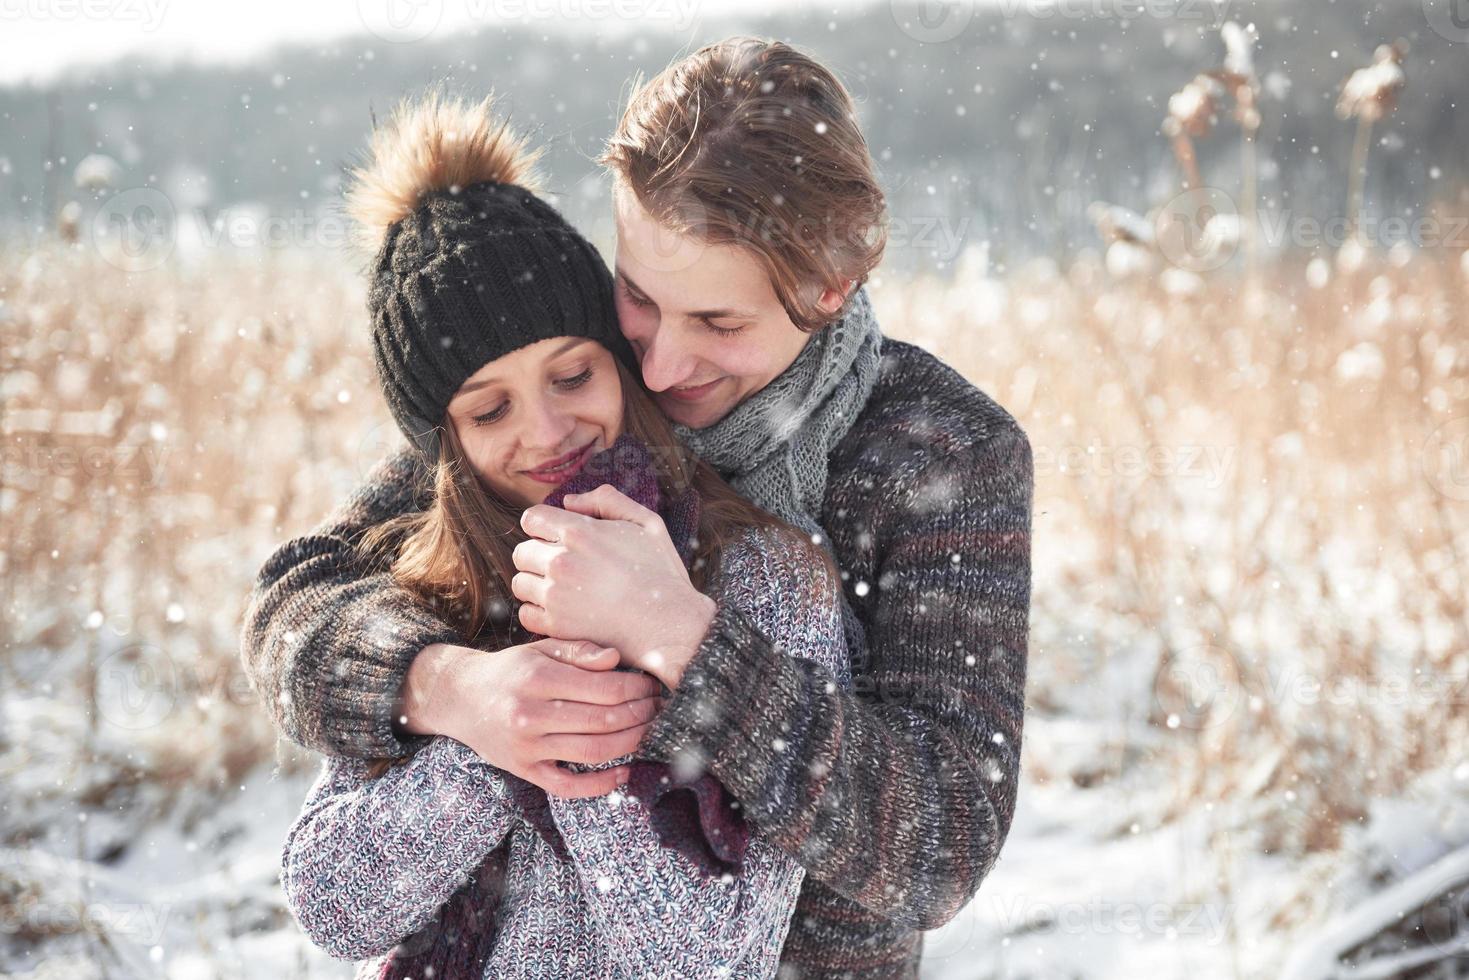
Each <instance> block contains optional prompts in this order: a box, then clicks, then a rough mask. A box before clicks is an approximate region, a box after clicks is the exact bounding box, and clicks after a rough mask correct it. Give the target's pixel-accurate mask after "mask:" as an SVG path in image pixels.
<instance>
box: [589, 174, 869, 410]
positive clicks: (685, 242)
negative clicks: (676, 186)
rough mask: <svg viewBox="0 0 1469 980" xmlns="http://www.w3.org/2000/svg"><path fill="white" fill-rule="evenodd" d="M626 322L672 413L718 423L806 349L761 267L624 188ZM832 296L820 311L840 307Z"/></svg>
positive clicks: (619, 195) (621, 313) (621, 312)
mask: <svg viewBox="0 0 1469 980" xmlns="http://www.w3.org/2000/svg"><path fill="white" fill-rule="evenodd" d="M614 201H615V205H614V208H615V218H616V222H617V289H616V297H617V317H618V321H619V323H620V325H621V327H622V333H623V335H624V336H625V337H627V339H628V342H629V343H630V344H631V345H632V348H633V350H634V351H636V352H637V356H638V361H639V363H640V365H641V367H642V372H643V383H644V384H645V385H646V386H647V388H648V390H649V391H650V392H651V393H652V395H653V399H654V401H655V402H657V404H658V408H659V409H660V410H661V411H662V412H663V414H664V415H666V416H668V418H670V419H672V420H673V421H675V422H678V423H681V424H683V425H686V426H688V427H689V428H691V429H702V428H705V427H706V426H710V425H713V424H714V423H715V422H718V421H719V420H720V419H722V418H724V416H725V415H727V414H729V412H730V410H731V409H733V408H734V407H735V406H736V405H738V404H739V403H740V402H742V401H744V400H745V399H746V398H748V397H750V396H751V395H753V394H754V393H755V392H757V391H759V390H760V389H761V388H764V387H765V386H766V385H767V384H769V383H770V382H771V381H773V380H775V378H776V377H777V376H778V375H780V373H781V372H783V371H784V370H785V369H786V368H788V367H790V366H791V362H792V361H794V360H795V359H796V355H797V354H799V353H801V350H802V349H803V348H804V347H805V346H806V342H807V341H808V340H810V339H811V337H812V334H807V333H803V332H802V331H801V330H800V329H799V328H797V327H796V325H795V324H794V323H792V322H791V318H790V315H789V314H787V313H786V311H785V307H783V306H782V305H781V304H780V300H779V299H778V298H777V297H776V295H775V289H774V287H772V286H771V284H770V277H769V276H768V275H767V274H766V272H765V270H764V268H763V267H762V266H761V265H760V262H759V260H757V259H756V258H755V256H753V255H752V254H750V253H749V252H747V251H746V250H744V249H742V248H739V247H738V246H734V245H710V244H708V243H705V242H701V241H699V240H698V239H694V238H690V237H688V236H684V235H678V234H675V233H673V232H671V231H669V230H668V229H666V228H664V227H663V226H661V225H659V224H658V222H657V221H656V220H655V219H654V218H653V217H652V216H651V215H649V214H648V212H647V211H646V210H645V209H644V208H643V206H642V203H641V202H639V201H638V199H637V195H636V194H634V193H633V192H632V191H630V190H628V189H627V188H626V187H625V186H623V185H622V184H621V182H618V186H617V188H616V191H615V193H614ZM842 299H843V297H842V295H841V294H840V293H838V292H836V291H835V290H827V291H826V292H825V293H824V294H823V295H822V298H821V305H822V306H824V307H826V308H827V309H828V310H836V309H838V308H840V306H841V303H842Z"/></svg>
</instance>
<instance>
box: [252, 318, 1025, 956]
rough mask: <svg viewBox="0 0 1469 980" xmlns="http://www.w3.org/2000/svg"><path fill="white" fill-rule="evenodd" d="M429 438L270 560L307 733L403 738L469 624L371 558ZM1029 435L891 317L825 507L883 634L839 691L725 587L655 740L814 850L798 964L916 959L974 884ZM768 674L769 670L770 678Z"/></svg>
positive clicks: (329, 740) (1004, 820)
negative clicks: (418, 683) (420, 684)
mask: <svg viewBox="0 0 1469 980" xmlns="http://www.w3.org/2000/svg"><path fill="white" fill-rule="evenodd" d="M423 468H424V467H423V464H422V463H421V462H420V461H419V460H418V459H417V458H416V457H415V455H414V454H413V451H412V450H410V449H407V448H405V449H403V450H401V451H399V452H397V453H395V454H393V455H391V456H389V457H388V458H387V459H385V460H384V461H383V463H382V464H381V465H380V466H379V467H378V468H376V469H375V470H374V471H373V472H372V473H370V474H369V475H368V476H367V478H366V479H365V480H364V482H363V484H362V485H361V486H360V487H359V488H358V489H357V491H356V492H355V493H354V494H353V495H352V496H351V498H350V499H348V500H347V501H346V502H345V503H344V504H343V505H342V507H341V508H339V509H338V510H337V512H336V513H334V514H333V515H332V516H331V517H330V518H328V519H327V520H326V521H325V522H324V523H323V524H322V525H320V526H319V527H318V528H316V529H315V530H313V531H312V532H311V533H308V534H306V535H303V536H301V537H298V538H295V539H293V540H291V541H288V542H286V543H284V544H283V545H281V546H280V547H279V548H277V549H276V551H275V552H274V553H273V554H272V555H271V556H270V557H269V558H268V559H267V560H266V562H265V564H264V566H263V567H262V568H261V571H260V575H259V577H258V579H257V582H256V589H255V592H254V594H253V596H252V597H251V601H250V605H249V608H248V610H247V612H246V618H245V624H244V634H243V642H242V654H243V658H244V663H245V670H246V673H247V674H248V675H249V677H250V678H251V682H252V684H253V685H254V687H255V689H256V690H257V691H258V692H259V694H260V697H261V700H262V702H263V703H264V705H265V706H266V707H267V708H268V709H269V710H270V712H271V714H272V716H273V717H274V718H275V720H276V723H277V724H278V725H279V726H280V727H281V729H282V730H283V731H284V732H285V734H286V735H288V736H289V737H290V738H292V739H294V740H295V741H297V742H299V743H300V744H302V745H306V746H308V747H311V748H315V749H318V750H319V751H322V752H326V753H328V754H335V755H343V756H352V757H359V758H368V757H374V756H385V755H398V754H401V753H403V752H404V751H406V750H407V749H408V748H409V747H410V746H412V745H414V744H417V742H418V741H419V740H420V739H421V736H415V735H411V734H407V733H404V732H402V731H401V730H399V729H397V728H396V727H395V725H394V723H393V722H394V713H393V709H394V705H395V702H396V700H397V697H398V692H399V690H400V689H401V688H402V685H403V680H404V678H405V677H406V676H407V672H408V666H409V664H410V663H411V662H412V660H413V658H414V657H415V656H417V655H418V653H419V651H421V650H422V649H423V648H424V647H426V646H428V645H429V644H431V643H436V642H449V643H453V642H457V641H456V635H457V634H456V633H455V631H454V630H453V628H452V626H451V625H450V624H448V623H446V622H444V621H443V620H441V619H439V618H438V617H437V616H436V615H434V613H433V612H432V611H431V610H429V609H427V608H425V607H424V606H423V605H422V604H421V603H419V602H417V601H415V600H414V598H413V597H412V596H411V595H410V594H408V593H407V592H405V591H403V590H402V589H399V588H397V587H396V586H395V585H394V584H393V582H392V581H391V579H390V578H389V577H388V576H387V575H385V574H381V573H379V574H374V573H372V572H370V571H368V570H365V569H363V568H362V567H361V566H360V565H359V564H357V562H356V561H355V558H354V554H353V548H352V545H351V541H352V539H353V537H354V536H355V535H357V534H359V533H360V532H361V531H362V530H363V529H365V528H368V527H372V526H374V525H376V524H378V523H380V522H382V521H384V520H387V519H388V518H390V517H392V516H394V515H397V514H400V513H403V512H405V511H408V510H414V509H421V508H423V507H425V506H427V501H426V500H425V499H424V498H423V496H422V494H421V493H419V492H418V491H417V487H418V486H419V484H420V483H421V480H422V475H423ZM1032 495H1033V465H1032V457H1031V447H1030V442H1029V440H1028V439H1027V438H1026V436H1025V433H1024V432H1023V431H1022V430H1021V428H1020V426H1019V425H1018V424H1017V423H1016V421H1015V419H1014V418H1013V417H1011V416H1010V414H1009V413H1008V412H1006V411H1005V410H1004V409H1003V408H1002V407H1001V406H1000V405H998V404H997V403H996V402H995V401H994V400H993V399H991V398H990V397H989V396H988V395H986V394H985V393H984V392H982V391H980V390H978V389H977V388H975V387H974V386H973V385H971V384H969V382H967V381H965V380H964V378H963V377H961V376H960V375H959V374H958V373H957V372H956V371H954V370H953V369H952V368H950V367H948V366H947V365H945V364H943V363H942V362H941V361H939V360H938V359H936V358H934V357H933V356H932V355H930V354H928V353H926V352H925V351H923V350H921V349H919V348H917V347H914V346H913V345H911V344H906V343H903V342H901V341H896V340H893V339H892V338H886V337H885V338H883V362H882V370H881V373H880V376H879V378H878V381H877V383H876V386H875V387H874V389H873V391H872V394H871V395H870V396H869V398H868V400H867V404H866V406H865V407H864V408H863V410H862V412H861V414H860V415H859V416H858V418H857V420H856V421H855V422H854V423H853V425H852V428H851V429H850V430H849V431H848V433H847V435H846V436H845V437H844V438H843V440H842V441H841V443H840V444H838V446H837V448H836V450H835V451H834V452H833V453H832V454H831V456H830V472H829V477H828V480H827V488H826V497H825V500H824V502H823V506H822V512H821V515H820V521H821V526H822V527H824V528H825V529H826V530H827V532H828V533H829V534H830V535H831V545H832V548H833V550H834V552H835V554H836V557H837V560H838V563H839V564H840V566H841V569H842V582H843V587H844V590H845V592H846V596H847V599H848V601H849V602H850V603H851V604H852V608H853V611H854V612H855V613H856V615H857V618H858V619H860V620H861V622H862V626H863V628H864V633H865V637H866V647H865V651H864V655H863V659H862V661H861V662H854V663H853V664H852V671H853V675H854V683H853V687H852V689H851V690H844V689H841V688H840V687H838V686H837V685H835V684H833V683H831V681H832V677H831V674H830V672H829V671H827V670H826V669H825V668H823V667H821V666H819V665H817V664H815V663H812V662H808V661H800V660H792V659H790V658H787V657H784V656H783V655H782V654H781V653H780V651H779V648H778V646H777V645H776V644H775V643H774V642H773V641H772V640H771V638H770V637H768V636H765V635H763V634H762V633H761V632H760V631H759V630H758V629H756V628H755V627H754V626H752V625H751V624H749V623H748V622H747V620H746V619H745V617H744V616H743V614H741V613H740V612H739V611H738V610H736V609H734V608H733V607H728V608H726V607H725V606H721V608H720V610H719V612H718V613H717V614H716V617H715V621H714V623H713V625H712V626H711V628H710V631H709V633H708V635H706V637H705V639H704V642H703V644H702V645H701V647H700V650H699V652H698V654H697V655H696V656H695V657H694V660H693V661H692V663H691V664H690V665H689V668H688V671H687V672H686V673H685V675H684V678H685V680H684V682H683V683H682V684H681V685H680V688H679V691H678V692H677V693H676V695H675V696H674V698H673V699H672V700H671V701H670V702H669V704H668V705H667V706H666V707H665V708H664V710H663V712H662V713H661V714H660V715H659V717H658V718H657V720H656V721H655V724H654V727H653V729H652V730H651V731H650V733H649V735H648V736H647V737H646V738H645V739H644V742H643V745H642V746H641V747H640V751H639V753H638V754H639V755H640V756H643V757H646V758H651V759H658V760H662V761H665V762H675V761H679V760H687V761H693V762H701V761H702V762H703V763H705V764H707V766H708V768H709V771H710V772H712V773H713V774H714V775H715V776H716V777H717V778H718V779H719V781H720V782H721V783H722V784H723V785H724V787H725V788H726V789H727V790H729V792H730V793H731V794H732V795H733V796H734V797H735V799H736V800H738V801H739V802H740V803H741V805H742V806H743V809H744V812H745V814H746V817H747V818H748V819H749V820H750V821H751V822H752V823H753V824H754V825H756V826H758V827H760V828H761V829H763V830H765V831H766V832H767V833H768V834H769V835H770V839H772V840H773V841H775V842H776V843H777V845H778V846H780V847H781V848H782V849H784V850H785V851H786V853H788V854H791V855H793V856H795V857H796V858H797V859H798V860H799V861H800V863H801V864H802V866H803V867H805V868H806V870H807V878H806V882H805V884H804V886H803V888H802V893H801V901H800V905H799V907H798V909H797V912H796V916H795V919H794V920H793V923H792V926H791V930H790V933H789V935H788V936H787V938H786V946H785V950H784V951H783V954H782V967H783V969H784V968H788V975H789V976H791V977H800V978H802V980H805V978H814V977H833V978H835V977H863V978H869V977H870V978H877V977H900V976H901V977H907V976H915V975H916V974H917V964H918V959H919V951H920V936H919V933H918V932H917V931H916V930H918V929H931V928H935V927H937V926H939V925H942V924H943V923H945V922H947V921H948V920H949V919H950V918H951V917H952V916H953V915H954V913H955V912H957V911H958V910H959V909H960V908H961V907H962V906H963V905H964V904H965V903H966V902H967V901H969V899H970V898H971V897H972V896H973V895H974V892H975V890H976V889H978V887H979V885H980V882H981V881H983V880H984V878H985V876H986V875H987V874H988V873H989V871H990V869H991V868H992V867H993V866H994V863H995V860H996V858H997V857H998V856H999V853H1000V848H1001V846H1002V845H1003V844H1004V842H1005V838H1006V835H1007V834H1008V833H1009V830H1010V821H1011V817H1012V815H1013V814H1014V809H1015V797H1016V793H1017V790H1018V788H1019V777H1020V749H1021V726H1022V722H1023V718H1024V708H1025V677H1026V655H1027V641H1028V634H1029V612H1030V584H1031V578H1030V567H1031V566H1030V541H1031V507H1032ZM752 678H759V679H760V680H759V683H753V682H752Z"/></svg>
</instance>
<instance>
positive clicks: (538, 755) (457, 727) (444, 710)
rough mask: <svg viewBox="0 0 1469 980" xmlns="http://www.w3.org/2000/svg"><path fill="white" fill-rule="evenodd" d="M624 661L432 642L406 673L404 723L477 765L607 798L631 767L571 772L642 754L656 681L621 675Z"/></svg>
mask: <svg viewBox="0 0 1469 980" xmlns="http://www.w3.org/2000/svg"><path fill="white" fill-rule="evenodd" d="M618 660H619V657H618V653H617V651H616V650H611V649H608V648H604V647H599V646H597V645H596V644H593V643H587V642H584V641H565V640H537V641H535V642H533V643H526V644H523V645H520V646H514V647H507V648H506V649H504V650H498V651H484V650H475V649H472V648H469V647H458V646H450V645H448V644H434V645H433V646H429V647H425V648H424V650H423V652H421V653H420V654H419V655H418V656H417V657H415V658H414V661H413V664H412V665H411V666H410V667H409V669H408V679H407V681H405V683H404V686H403V698H402V701H401V704H402V712H401V714H400V717H399V722H400V724H402V726H403V727H404V728H406V729H408V730H409V731H412V732H416V733H419V734H430V735H448V736H449V737H450V738H454V739H457V740H458V741H460V742H463V743H464V744H465V745H467V746H469V747H470V748H471V749H473V750H474V751H475V753H476V754H477V755H479V757H480V758H482V759H484V760H485V761H486V762H488V763H490V764H491V765H494V766H498V767H499V768H501V769H503V770H505V771H506V772H510V773H514V774H515V775H517V776H520V777H521V778H522V779H525V780H527V781H529V782H532V783H535V784H536V785H537V786H539V787H541V788H542V789H544V790H545V791H546V792H548V793H550V794H552V795H554V796H560V797H564V798H577V797H588V796H602V795H604V794H606V793H610V792H611V791H612V790H614V789H616V788H617V787H618V786H620V785H621V784H623V783H625V782H627V767H626V766H618V767H617V768H615V769H605V770H599V771H597V772H587V773H574V772H570V771H568V770H566V769H563V768H561V767H560V766H558V765H556V763H557V762H558V761H561V762H580V763H585V764H587V765H598V764H601V763H605V762H609V761H611V760H613V759H616V758H618V757H620V756H624V755H628V754H629V753H631V752H632V751H633V750H634V749H636V748H637V746H638V742H639V741H641V740H642V737H643V732H644V731H646V730H647V727H648V723H649V722H650V721H651V720H652V718H653V715H654V714H656V713H657V710H658V695H659V686H658V682H657V681H656V680H654V679H653V678H652V677H649V676H647V675H646V674H640V673H631V672H626V671H617V670H613V669H612V668H614V667H616V666H617V664H618Z"/></svg>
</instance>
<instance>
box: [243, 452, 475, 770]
mask: <svg viewBox="0 0 1469 980" xmlns="http://www.w3.org/2000/svg"><path fill="white" fill-rule="evenodd" d="M424 474H425V467H424V464H423V462H422V461H421V457H420V455H419V454H418V452H417V451H416V450H414V449H413V448H412V447H410V446H408V445H407V443H406V442H405V443H403V445H402V447H401V448H400V449H398V450H397V451H396V452H395V453H392V454H389V455H388V456H387V457H386V458H384V459H383V460H382V461H381V462H379V463H378V464H377V466H376V467H374V468H373V469H372V471H371V472H369V473H368V474H367V476H366V478H365V479H364V480H363V482H362V483H361V484H360V485H359V486H358V487H357V488H356V490H355V491H354V492H353V493H352V495H351V496H350V497H349V498H348V499H347V500H346V501H345V502H343V503H342V505H341V506H340V507H339V508H338V509H337V510H336V511H334V512H333V513H332V514H331V516H329V517H328V518H327V519H326V520H325V521H324V522H322V523H321V524H320V525H318V526H317V527H316V528H314V529H313V530H312V531H310V532H309V533H307V534H305V535H302V536H301V537H297V538H293V539H291V540H290V541H287V542H285V543H284V544H282V545H281V546H280V547H278V548H277V549H276V550H275V551H274V552H273V553H272V554H271V555H270V556H269V558H267V559H266V561H265V564H264V565H263V566H262V567H261V569H260V572H259V574H258V576H257V578H256V581H255V586H254V589H253V591H252V592H251V595H250V601H249V604H248V606H247V608H246V611H245V619H244V627H243V630H242V633H241V643H240V653H241V659H242V660H243V662H244V668H245V674H246V676H247V677H248V678H249V679H250V684H251V686H252V687H253V688H254V689H255V691H256V692H257V693H258V694H259V697H260V699H261V702H262V703H263V704H264V706H265V708H266V710H267V711H268V712H269V713H270V716H271V718H272V719H273V720H274V721H275V723H276V726H277V727H278V728H279V729H280V730H281V731H282V732H283V733H284V734H285V735H286V736H287V737H288V738H290V739H291V740H292V741H294V742H297V743H299V744H301V745H304V746H306V747H307V748H310V749H314V750H315V751H318V752H321V753H323V754H325V755H337V756H347V757H353V758H373V757H395V756H400V755H405V754H407V753H409V752H411V751H413V750H414V749H415V748H419V747H421V746H423V745H424V744H426V742H427V741H428V737H427V736H422V735H413V734H410V733H405V732H401V731H400V730H398V729H396V728H395V727H394V725H393V717H394V716H393V711H394V706H395V705H396V703H397V699H398V694H399V691H400V689H401V688H402V686H403V681H404V679H405V678H406V677H407V675H408V667H409V665H410V664H411V663H412V662H413V658H414V657H415V656H417V654H418V652H419V651H420V650H422V649H423V648H424V647H426V646H428V645H430V644H432V643H441V642H442V643H461V642H462V639H463V638H462V637H461V636H460V635H459V631H457V630H456V629H454V628H453V626H452V625H451V624H450V623H448V622H447V621H445V620H443V619H442V618H440V617H439V616H438V615H437V614H436V613H435V612H433V611H432V610H431V609H429V608H427V607H426V606H425V605H424V604H423V603H422V602H421V601H420V600H419V599H418V598H417V597H416V596H414V595H413V594H412V593H410V592H408V591H407V590H405V589H403V588H401V587H399V586H398V585H397V584H396V583H395V582H394V581H393V579H392V577H391V576H390V575H389V574H388V573H387V572H386V571H379V572H373V571H372V570H370V569H368V568H365V567H363V565H362V563H361V562H360V561H359V560H358V558H357V555H356V553H355V552H356V549H355V547H354V544H355V541H356V539H357V537H358V535H360V534H361V532H363V531H365V530H367V529H368V528H371V527H373V526H375V525H377V524H380V523H382V522H383V521H386V520H388V519H389V518H392V517H395V516H397V515H399V514H402V513H406V512H410V511H416V510H422V509H423V508H424V507H425V506H427V503H428V497H427V495H428V493H429V491H428V490H427V489H425V486H424V484H425V478H424Z"/></svg>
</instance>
